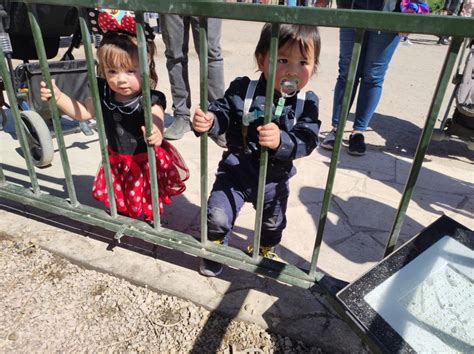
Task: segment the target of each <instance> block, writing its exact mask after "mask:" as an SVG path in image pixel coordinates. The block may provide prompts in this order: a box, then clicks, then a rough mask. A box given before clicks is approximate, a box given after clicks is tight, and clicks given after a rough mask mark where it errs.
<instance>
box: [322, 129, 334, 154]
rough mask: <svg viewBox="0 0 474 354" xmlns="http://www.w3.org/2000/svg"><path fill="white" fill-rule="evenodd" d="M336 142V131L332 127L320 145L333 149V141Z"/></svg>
mask: <svg viewBox="0 0 474 354" xmlns="http://www.w3.org/2000/svg"><path fill="white" fill-rule="evenodd" d="M335 142H336V131H335V130H334V129H333V130H331V131H330V132H329V133H328V134H327V135H326V136H325V137H324V139H323V141H322V142H321V144H320V145H321V147H322V148H325V149H327V150H332V149H334V143H335Z"/></svg>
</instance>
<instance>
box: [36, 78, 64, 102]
mask: <svg viewBox="0 0 474 354" xmlns="http://www.w3.org/2000/svg"><path fill="white" fill-rule="evenodd" d="M51 84H52V86H53V90H54V96H55V97H56V101H59V99H60V98H61V96H62V94H63V93H62V92H61V90H60V89H59V88H58V86H56V80H54V79H53V80H51ZM51 97H53V94H52V93H51V90H50V89H49V88H47V87H46V82H44V81H41V82H40V98H41V101H45V102H46V101H49V100H50V98H51Z"/></svg>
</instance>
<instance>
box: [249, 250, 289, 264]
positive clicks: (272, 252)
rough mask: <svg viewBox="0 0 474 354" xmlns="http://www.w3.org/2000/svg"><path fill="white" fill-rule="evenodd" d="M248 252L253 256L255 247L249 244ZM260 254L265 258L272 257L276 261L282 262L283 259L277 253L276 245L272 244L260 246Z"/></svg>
mask: <svg viewBox="0 0 474 354" xmlns="http://www.w3.org/2000/svg"><path fill="white" fill-rule="evenodd" d="M247 253H248V254H249V255H250V256H252V253H253V247H252V246H248V247H247ZM258 254H259V255H260V256H262V257H265V258H268V259H272V260H274V261H279V262H282V261H283V260H282V259H281V258H280V257H279V256H278V255H277V254H276V252H275V247H274V246H270V247H266V246H260V249H259V252H258Z"/></svg>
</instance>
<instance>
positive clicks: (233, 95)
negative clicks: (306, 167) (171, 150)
mask: <svg viewBox="0 0 474 354" xmlns="http://www.w3.org/2000/svg"><path fill="white" fill-rule="evenodd" d="M249 82H250V79H249V78H248V77H241V78H237V79H235V80H234V81H233V82H232V83H231V84H230V86H229V88H228V89H227V91H226V92H225V95H224V97H223V98H221V99H218V100H216V101H214V102H212V103H211V104H210V105H209V109H208V110H209V111H210V112H212V113H214V115H215V119H214V123H213V126H212V127H211V129H210V131H209V135H211V136H213V135H214V136H217V135H220V134H224V133H225V135H226V140H227V147H228V151H226V152H224V156H223V159H222V161H221V164H224V165H226V164H228V165H232V166H236V165H237V164H238V165H240V168H242V169H244V170H245V171H246V172H247V173H248V174H250V175H252V176H253V177H255V176H257V175H258V166H259V158H260V145H259V144H258V134H257V127H258V126H260V125H262V123H263V117H262V118H259V119H257V120H255V121H253V122H251V123H250V125H249V126H248V136H247V141H248V147H249V149H250V153H247V154H246V153H244V144H243V137H242V112H243V107H244V100H245V95H246V92H247V88H248V86H249ZM265 90H266V80H265V78H264V76H263V75H261V77H260V79H259V81H258V84H257V87H256V88H255V93H254V99H253V101H252V104H251V106H250V110H249V112H253V111H255V110H260V111H264V109H265ZM279 97H280V94H279V93H278V92H275V100H274V102H273V106H274V107H276V105H277V103H278V99H279ZM296 102H297V97H296V95H295V96H293V97H291V98H287V99H286V101H285V107H284V109H283V113H282V115H281V116H280V118H279V120H278V121H274V123H276V124H277V125H278V126H279V128H280V138H281V142H280V146H279V147H278V149H277V150H276V151H272V150H270V149H269V150H268V151H269V163H268V170H267V180H272V181H275V180H281V179H285V178H289V177H291V176H292V175H294V174H295V173H296V171H295V168H294V166H293V162H292V161H293V160H294V159H297V158H300V157H304V156H307V155H309V154H310V153H311V152H312V151H313V150H314V149H315V148H316V146H317V145H318V133H319V127H320V125H321V122H320V120H319V119H318V115H319V107H318V106H319V99H318V97H317V96H316V95H315V94H314V93H313V92H311V91H308V92H306V99H305V102H304V106H303V110H302V113H301V115H300V116H299V117H298V118H297V119H295V109H296ZM230 155H232V156H230ZM248 174H247V176H248V177H250V176H249V175H248Z"/></svg>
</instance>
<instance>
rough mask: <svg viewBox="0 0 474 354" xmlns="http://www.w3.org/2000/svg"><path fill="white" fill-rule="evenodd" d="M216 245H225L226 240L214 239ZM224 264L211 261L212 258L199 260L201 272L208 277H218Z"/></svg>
mask: <svg viewBox="0 0 474 354" xmlns="http://www.w3.org/2000/svg"><path fill="white" fill-rule="evenodd" d="M212 243H215V244H216V245H223V244H224V240H215V241H212ZM223 268H224V266H223V265H222V264H221V263H218V262H215V261H211V260H210V259H206V258H201V259H200V260H199V273H201V274H202V275H204V276H206V277H217V276H218V275H219V274H221V273H222V269H223Z"/></svg>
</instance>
